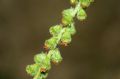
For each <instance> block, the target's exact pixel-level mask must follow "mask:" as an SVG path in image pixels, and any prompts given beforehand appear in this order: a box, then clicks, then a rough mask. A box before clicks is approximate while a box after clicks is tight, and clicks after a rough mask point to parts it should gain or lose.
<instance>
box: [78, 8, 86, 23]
mask: <svg viewBox="0 0 120 79" xmlns="http://www.w3.org/2000/svg"><path fill="white" fill-rule="evenodd" d="M86 18H87V14H86V12H85V10H84V9H82V8H80V9H79V10H78V12H77V19H78V20H80V21H83V20H85V19H86Z"/></svg>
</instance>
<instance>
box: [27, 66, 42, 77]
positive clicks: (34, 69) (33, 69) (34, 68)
mask: <svg viewBox="0 0 120 79" xmlns="http://www.w3.org/2000/svg"><path fill="white" fill-rule="evenodd" d="M39 68H40V67H39V65H38V64H33V65H28V66H27V67H26V71H27V73H28V74H30V75H31V76H35V75H36V74H37V72H38V70H39Z"/></svg>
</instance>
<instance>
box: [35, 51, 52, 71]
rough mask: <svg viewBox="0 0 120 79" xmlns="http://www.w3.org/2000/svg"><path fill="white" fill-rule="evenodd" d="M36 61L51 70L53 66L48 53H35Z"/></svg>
mask: <svg viewBox="0 0 120 79" xmlns="http://www.w3.org/2000/svg"><path fill="white" fill-rule="evenodd" d="M34 61H35V63H37V64H39V65H40V67H41V68H44V69H45V70H49V69H50V68H51V63H50V58H48V56H47V54H45V53H43V52H42V53H40V54H37V55H35V57H34Z"/></svg>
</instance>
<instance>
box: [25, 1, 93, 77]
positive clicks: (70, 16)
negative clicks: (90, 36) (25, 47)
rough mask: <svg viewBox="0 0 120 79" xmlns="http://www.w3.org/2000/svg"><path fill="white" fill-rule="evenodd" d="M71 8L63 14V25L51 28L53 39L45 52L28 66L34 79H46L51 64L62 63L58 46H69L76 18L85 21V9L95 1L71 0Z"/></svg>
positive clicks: (46, 46)
mask: <svg viewBox="0 0 120 79" xmlns="http://www.w3.org/2000/svg"><path fill="white" fill-rule="evenodd" d="M70 2H71V4H73V5H75V7H71V8H69V9H66V10H64V11H63V12H62V22H61V24H58V25H55V26H52V27H50V29H49V32H50V34H51V36H52V37H50V38H49V39H48V40H46V41H45V43H44V48H45V50H47V51H45V52H41V53H40V54H37V55H35V57H34V62H35V63H34V64H32V65H28V66H27V67H26V71H27V73H28V74H30V75H31V76H33V77H34V78H33V79H45V78H46V77H47V76H48V71H49V70H50V69H51V62H52V63H54V64H59V63H60V62H61V61H62V59H63V58H62V56H61V54H60V51H59V49H58V48H57V46H58V45H64V46H68V44H69V43H70V42H71V41H72V36H73V35H74V34H75V33H76V29H75V24H74V17H76V18H77V19H78V20H80V21H83V20H85V19H86V17H87V14H86V11H85V10H84V8H86V7H88V6H89V5H90V3H91V2H93V0H70Z"/></svg>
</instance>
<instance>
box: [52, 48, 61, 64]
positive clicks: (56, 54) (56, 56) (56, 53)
mask: <svg viewBox="0 0 120 79" xmlns="http://www.w3.org/2000/svg"><path fill="white" fill-rule="evenodd" d="M50 52H52V53H53V54H52V55H51V60H52V61H53V62H54V63H56V64H58V63H60V62H61V61H62V56H61V54H60V51H59V50H58V48H56V49H55V50H51V51H50Z"/></svg>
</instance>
